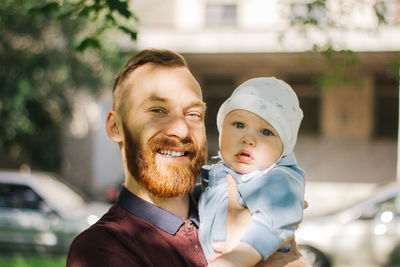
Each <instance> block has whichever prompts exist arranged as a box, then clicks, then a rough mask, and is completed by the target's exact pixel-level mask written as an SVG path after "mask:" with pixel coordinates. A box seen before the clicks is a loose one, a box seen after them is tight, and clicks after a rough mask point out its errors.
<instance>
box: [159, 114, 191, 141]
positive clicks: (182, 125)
mask: <svg viewBox="0 0 400 267" xmlns="http://www.w3.org/2000/svg"><path fill="white" fill-rule="evenodd" d="M165 134H166V135H167V136H169V137H175V138H178V139H185V138H186V137H187V136H188V134H189V126H188V124H187V121H186V119H185V116H174V117H173V118H171V120H170V121H169V122H168V124H167V126H166V131H165Z"/></svg>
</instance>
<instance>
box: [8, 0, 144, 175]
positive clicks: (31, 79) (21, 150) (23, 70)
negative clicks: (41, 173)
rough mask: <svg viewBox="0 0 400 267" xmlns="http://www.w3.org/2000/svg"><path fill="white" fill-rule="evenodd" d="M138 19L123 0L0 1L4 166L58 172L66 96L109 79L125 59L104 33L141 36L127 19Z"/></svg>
mask: <svg viewBox="0 0 400 267" xmlns="http://www.w3.org/2000/svg"><path fill="white" fill-rule="evenodd" d="M32 2H34V5H33V3H32ZM135 20H136V18H135V17H134V15H133V14H132V13H131V12H130V11H129V6H128V2H127V1H120V0H104V1H101V0H95V1H84V0H81V1H71V2H69V1H63V2H62V5H60V4H59V3H58V2H44V1H25V0H5V1H1V2H0V62H1V64H0V151H1V156H0V162H1V163H0V167H9V166H12V167H18V166H19V165H21V164H27V165H29V166H31V167H32V168H37V169H42V170H48V171H56V172H57V171H59V169H60V164H61V151H60V129H61V128H60V126H61V122H62V121H63V119H64V118H65V117H66V116H69V115H70V113H71V108H70V107H71V103H70V101H69V97H68V96H69V95H71V94H74V92H76V91H77V90H86V91H90V92H92V93H94V94H96V93H99V92H100V91H101V88H103V87H104V84H108V85H109V84H110V77H111V75H110V73H115V68H116V67H117V68H118V67H120V64H122V63H123V62H124V61H123V59H121V56H122V55H121V53H119V51H118V49H117V48H116V47H115V46H114V47H111V48H110V47H106V46H105V45H103V43H104V42H103V39H104V38H103V35H104V33H105V32H107V31H108V32H110V31H111V32H112V31H113V30H120V31H123V32H124V33H127V34H129V35H130V36H131V38H132V39H135V38H136V33H135V32H134V31H133V30H130V29H128V27H126V26H124V23H127V22H129V21H131V22H132V21H133V22H135ZM91 48H97V50H93V49H91ZM99 66H101V67H99Z"/></svg>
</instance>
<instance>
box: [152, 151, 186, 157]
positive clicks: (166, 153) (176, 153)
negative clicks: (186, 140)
mask: <svg viewBox="0 0 400 267" xmlns="http://www.w3.org/2000/svg"><path fill="white" fill-rule="evenodd" d="M157 152H158V153H159V154H161V155H163V156H167V157H183V156H187V155H188V154H189V152H187V151H175V150H166V149H160V150H158V151H157Z"/></svg>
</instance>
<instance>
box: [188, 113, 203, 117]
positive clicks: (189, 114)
mask: <svg viewBox="0 0 400 267" xmlns="http://www.w3.org/2000/svg"><path fill="white" fill-rule="evenodd" d="M188 116H189V117H196V118H201V115H200V114H199V113H196V112H190V113H188Z"/></svg>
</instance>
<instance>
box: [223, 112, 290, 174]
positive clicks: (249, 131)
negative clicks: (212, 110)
mask: <svg viewBox="0 0 400 267" xmlns="http://www.w3.org/2000/svg"><path fill="white" fill-rule="evenodd" d="M282 150H283V145H282V141H281V139H280V137H279V135H278V134H277V132H276V131H275V129H274V128H273V127H272V126H271V125H270V124H269V123H268V122H266V121H265V120H264V119H262V118H261V117H259V116H257V115H255V114H254V113H252V112H249V111H246V110H241V109H237V110H233V111H232V112H230V113H229V114H228V115H227V116H226V117H225V120H224V123H223V125H222V133H221V147H220V151H221V156H222V158H223V159H224V161H225V162H226V163H227V164H228V165H229V166H230V167H231V168H232V169H233V170H235V171H236V172H238V173H241V174H246V173H250V172H252V171H254V170H261V169H264V168H267V167H269V166H270V165H271V164H273V163H274V162H276V161H277V160H278V159H279V158H280V156H281V154H282Z"/></svg>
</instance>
